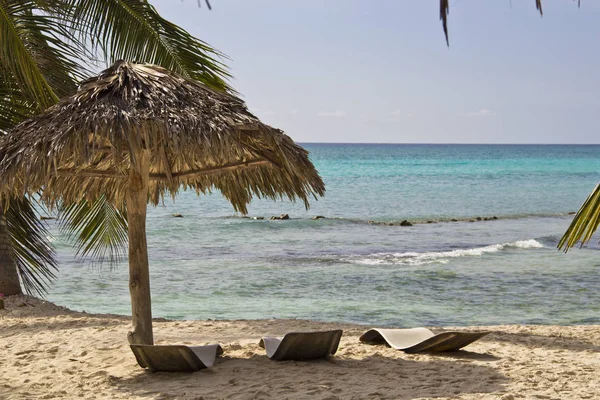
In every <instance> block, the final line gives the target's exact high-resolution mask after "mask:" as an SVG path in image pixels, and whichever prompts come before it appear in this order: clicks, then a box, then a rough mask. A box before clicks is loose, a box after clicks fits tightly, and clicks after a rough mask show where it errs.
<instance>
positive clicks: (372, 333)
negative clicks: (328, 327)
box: [359, 328, 490, 353]
mask: <svg viewBox="0 0 600 400" xmlns="http://www.w3.org/2000/svg"><path fill="white" fill-rule="evenodd" d="M488 333H490V332H484V331H482V332H442V333H439V334H437V335H436V334H434V333H433V332H431V331H430V330H429V329H427V328H412V329H370V330H369V331H367V332H365V333H363V334H362V336H361V337H360V339H359V340H360V341H361V342H363V343H368V344H383V343H385V344H387V345H388V346H390V347H393V348H394V349H396V350H403V351H405V352H407V353H418V352H421V351H423V352H432V353H433V352H441V351H456V350H458V349H460V348H463V347H465V346H466V345H468V344H470V343H473V342H474V341H476V340H477V339H480V338H482V337H483V336H485V335H487V334H488Z"/></svg>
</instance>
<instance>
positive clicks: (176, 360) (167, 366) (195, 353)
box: [130, 344, 223, 372]
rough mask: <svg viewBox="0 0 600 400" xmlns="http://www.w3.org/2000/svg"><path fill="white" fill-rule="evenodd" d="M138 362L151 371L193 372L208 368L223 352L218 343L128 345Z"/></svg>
mask: <svg viewBox="0 0 600 400" xmlns="http://www.w3.org/2000/svg"><path fill="white" fill-rule="evenodd" d="M130 347H131V350H132V351H133V354H135V358H136V359H137V362H138V364H139V365H140V367H142V368H147V369H149V370H150V371H151V372H155V371H167V372H194V371H199V370H201V369H204V368H208V367H210V366H212V365H213V364H214V363H215V359H216V358H217V356H219V355H221V354H223V348H222V347H221V346H220V345H218V344H211V345H208V346H194V347H188V346H181V345H164V346H163V345H161V346H154V345H145V344H131V345H130Z"/></svg>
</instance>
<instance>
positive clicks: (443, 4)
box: [440, 0, 581, 46]
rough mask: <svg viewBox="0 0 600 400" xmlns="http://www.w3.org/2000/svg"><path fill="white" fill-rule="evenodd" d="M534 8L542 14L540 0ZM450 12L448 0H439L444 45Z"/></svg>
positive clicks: (537, 0) (448, 43) (536, 1)
mask: <svg viewBox="0 0 600 400" xmlns="http://www.w3.org/2000/svg"><path fill="white" fill-rule="evenodd" d="M577 4H578V6H579V7H581V0H577ZM535 8H536V9H537V10H538V11H539V12H540V15H541V16H543V15H544V11H543V9H542V0H535ZM449 13H450V2H449V1H448V0H440V20H441V21H442V28H443V29H444V36H445V37H446V45H448V46H450V42H449V40H448V14H449Z"/></svg>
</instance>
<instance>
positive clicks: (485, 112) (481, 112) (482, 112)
mask: <svg viewBox="0 0 600 400" xmlns="http://www.w3.org/2000/svg"><path fill="white" fill-rule="evenodd" d="M458 115H459V116H461V117H493V116H494V115H496V113H495V112H493V111H490V110H488V109H487V108H482V109H480V110H479V111H469V112H465V113H458Z"/></svg>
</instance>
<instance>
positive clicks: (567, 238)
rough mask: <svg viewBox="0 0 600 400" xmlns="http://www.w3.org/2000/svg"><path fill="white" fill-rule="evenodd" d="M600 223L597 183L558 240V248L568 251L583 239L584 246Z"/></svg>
mask: <svg viewBox="0 0 600 400" xmlns="http://www.w3.org/2000/svg"><path fill="white" fill-rule="evenodd" d="M598 224H600V184H598V185H596V187H595V188H594V190H593V191H592V193H590V195H589V196H588V198H587V199H586V200H585V202H584V203H583V205H582V206H581V208H580V209H579V211H577V214H576V215H575V217H574V218H573V221H572V222H571V225H569V228H568V229H567V231H566V232H565V234H564V235H563V237H562V238H561V239H560V241H559V242H558V248H559V249H561V250H563V251H564V252H565V253H566V252H567V251H569V249H570V248H571V247H573V246H575V244H577V242H579V241H581V245H580V247H583V245H584V244H586V243H587V242H588V241H589V240H590V239H591V238H592V235H593V234H594V232H596V229H598Z"/></svg>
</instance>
